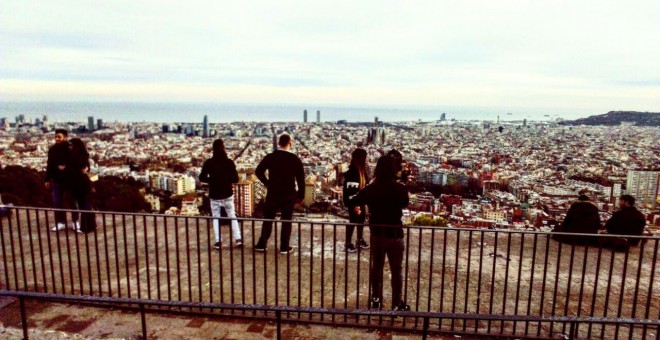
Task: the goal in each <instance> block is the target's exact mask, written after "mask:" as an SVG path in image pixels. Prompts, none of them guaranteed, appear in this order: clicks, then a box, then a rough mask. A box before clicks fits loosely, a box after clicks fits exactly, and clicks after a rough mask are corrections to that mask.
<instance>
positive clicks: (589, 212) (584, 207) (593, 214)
mask: <svg viewBox="0 0 660 340" xmlns="http://www.w3.org/2000/svg"><path fill="white" fill-rule="evenodd" d="M598 229H600V216H599V215H598V208H597V207H596V206H595V205H594V204H593V203H591V202H588V201H577V202H575V203H573V204H572V205H571V207H570V208H569V209H568V213H567V214H566V218H565V219H564V222H563V223H562V224H561V227H560V228H559V229H558V230H555V231H561V232H563V233H581V234H597V233H598Z"/></svg>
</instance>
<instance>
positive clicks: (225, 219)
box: [0, 205, 660, 240]
mask: <svg viewBox="0 0 660 340" xmlns="http://www.w3.org/2000/svg"><path fill="white" fill-rule="evenodd" d="M0 207H5V208H8V209H13V210H37V211H63V212H78V213H82V212H92V213H99V214H100V213H102V214H105V215H108V216H112V215H120V216H121V215H124V216H149V217H164V218H194V219H202V220H223V221H229V220H234V219H235V220H237V221H246V222H250V221H260V222H265V221H278V222H292V223H319V224H324V225H337V226H351V225H352V226H364V225H365V224H364V223H350V222H348V221H346V222H344V221H342V222H326V221H311V220H310V221H307V220H284V219H276V220H275V219H265V218H257V217H238V216H237V217H235V218H232V217H226V216H223V217H214V216H201V215H200V216H185V215H167V214H156V213H140V212H119V211H105V210H104V211H100V210H77V209H56V208H48V207H24V206H7V205H0ZM368 226H373V227H393V226H392V225H387V224H368ZM395 227H403V228H411V229H418V230H433V229H435V230H457V231H469V230H472V231H473V232H486V233H498V234H500V233H501V234H528V235H534V234H539V235H546V236H548V235H566V236H591V237H594V238H601V237H602V238H621V237H625V238H631V239H639V240H656V239H659V240H660V235H651V236H646V235H617V234H589V233H588V234H584V233H566V232H552V233H550V232H547V231H540V230H512V229H488V228H455V227H439V226H417V225H409V226H407V225H404V226H395Z"/></svg>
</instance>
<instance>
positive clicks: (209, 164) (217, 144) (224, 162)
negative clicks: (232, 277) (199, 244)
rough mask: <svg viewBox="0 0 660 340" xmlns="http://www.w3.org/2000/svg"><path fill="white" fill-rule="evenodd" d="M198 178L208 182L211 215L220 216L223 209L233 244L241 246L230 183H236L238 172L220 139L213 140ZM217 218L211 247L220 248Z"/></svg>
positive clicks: (241, 241) (241, 240) (241, 239)
mask: <svg viewBox="0 0 660 340" xmlns="http://www.w3.org/2000/svg"><path fill="white" fill-rule="evenodd" d="M199 180H200V181H201V182H203V183H208V184H209V198H210V200H211V215H213V216H215V217H220V216H221V215H220V209H225V212H226V213H227V217H229V218H232V220H231V230H232V234H234V245H235V246H236V247H242V246H243V238H242V237H241V231H240V230H239V228H238V221H237V220H236V209H235V207H234V190H233V188H232V184H234V183H238V172H236V165H235V164H234V161H232V160H231V159H229V157H227V151H226V150H225V143H224V142H223V141H222V139H216V140H215V141H214V142H213V157H211V158H210V159H207V160H206V161H205V162H204V165H203V166H202V172H201V173H200V174H199ZM219 224H220V223H219V221H218V220H217V219H214V220H213V232H214V233H215V241H216V242H215V244H214V245H213V248H215V249H220V225H219Z"/></svg>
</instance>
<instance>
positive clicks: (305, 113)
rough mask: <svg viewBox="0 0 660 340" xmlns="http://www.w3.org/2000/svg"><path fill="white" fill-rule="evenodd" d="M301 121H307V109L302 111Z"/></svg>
mask: <svg viewBox="0 0 660 340" xmlns="http://www.w3.org/2000/svg"><path fill="white" fill-rule="evenodd" d="M303 122H305V123H307V110H304V111H303Z"/></svg>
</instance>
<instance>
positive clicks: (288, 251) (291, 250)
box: [280, 246, 294, 255]
mask: <svg viewBox="0 0 660 340" xmlns="http://www.w3.org/2000/svg"><path fill="white" fill-rule="evenodd" d="M293 249H294V248H293V247H291V246H289V247H288V248H286V249H281V250H280V254H282V255H286V254H288V253H292V252H293Z"/></svg>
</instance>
